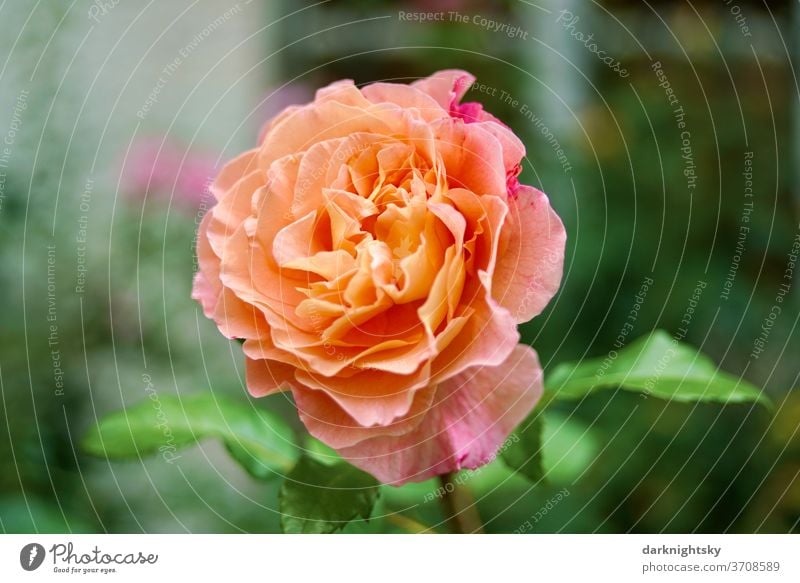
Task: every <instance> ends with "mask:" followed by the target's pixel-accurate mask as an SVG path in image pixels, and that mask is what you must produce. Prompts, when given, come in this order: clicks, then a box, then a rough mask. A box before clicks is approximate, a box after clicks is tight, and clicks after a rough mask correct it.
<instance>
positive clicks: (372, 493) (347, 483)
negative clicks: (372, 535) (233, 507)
mask: <svg viewBox="0 0 800 583" xmlns="http://www.w3.org/2000/svg"><path fill="white" fill-rule="evenodd" d="M379 491H380V490H379V484H378V481H377V480H376V479H375V478H373V477H372V476H370V475H369V474H367V473H365V472H362V471H361V470H359V469H357V468H354V467H353V466H351V465H350V464H348V463H346V462H339V463H336V464H333V465H328V464H325V463H322V462H320V461H317V460H315V459H313V458H311V457H308V456H303V457H301V458H300V461H298V462H297V465H296V466H295V467H294V469H293V470H292V471H291V472H290V473H289V475H288V476H287V477H286V480H285V481H284V483H283V485H282V486H281V490H280V493H279V500H280V510H281V526H282V527H283V531H284V532H288V533H314V534H327V533H331V532H336V531H338V530H341V529H342V528H344V527H345V526H346V525H347V523H348V522H350V521H352V520H355V519H357V518H363V519H367V518H369V516H370V514H371V513H372V508H373V507H374V506H375V502H376V501H377V499H378V492H379Z"/></svg>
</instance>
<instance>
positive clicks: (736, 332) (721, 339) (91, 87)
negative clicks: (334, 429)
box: [0, 0, 800, 532]
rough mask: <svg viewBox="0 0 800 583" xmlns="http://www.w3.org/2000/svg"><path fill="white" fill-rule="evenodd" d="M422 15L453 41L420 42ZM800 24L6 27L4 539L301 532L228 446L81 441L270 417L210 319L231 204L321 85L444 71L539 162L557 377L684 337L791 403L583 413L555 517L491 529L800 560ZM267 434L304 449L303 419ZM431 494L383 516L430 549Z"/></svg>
mask: <svg viewBox="0 0 800 583" xmlns="http://www.w3.org/2000/svg"><path fill="white" fill-rule="evenodd" d="M562 11H567V12H562ZM421 12H422V13H429V12H432V13H440V14H442V15H443V16H442V18H441V19H440V20H434V21H430V22H418V21H412V20H411V18H413V17H408V16H407V14H420V13H421ZM568 13H569V14H568ZM452 15H456V16H452ZM798 15H800V4H798V2H789V1H783V2H770V3H769V6H766V5H765V4H764V3H761V2H745V1H743V0H735V1H733V2H727V1H726V2H713V1H699V2H691V3H687V2H680V1H675V2H671V1H660V2H652V3H640V2H622V1H613V2H578V1H577V0H570V1H567V2H555V1H554V0H543V1H540V2H528V1H525V2H522V1H516V0H508V1H503V2H490V1H489V0H485V1H481V0H474V1H468V0H433V1H428V2H423V1H421V0H420V1H411V0H408V1H406V2H394V1H374V0H373V1H367V0H351V1H338V0H333V1H329V2H320V3H317V4H315V3H311V2H289V1H288V0H284V1H279V2H278V1H271V2H267V1H263V2H262V1H258V0H252V1H247V0H241V1H240V2H238V3H235V2H232V1H231V0H224V1H222V2H220V1H219V0H199V1H194V0H176V1H174V2H172V1H171V2H169V3H155V2H152V1H151V2H149V3H145V2H130V1H127V0H121V1H111V0H107V1H106V2H102V1H100V0H98V1H97V2H90V1H87V0H74V1H71V2H56V1H45V2H40V3H36V4H35V5H33V4H32V3H28V2H22V1H12V2H10V3H4V4H3V5H2V6H0V47H2V50H1V51H0V57H2V59H1V60H2V65H0V102H1V103H2V110H0V111H2V112H3V115H2V117H0V140H2V143H0V266H2V268H1V269H0V278H2V281H1V282H0V305H2V306H3V310H2V316H0V322H1V324H0V425H2V430H0V531H2V532H186V531H191V532H241V531H247V532H276V531H277V530H278V514H277V511H276V506H277V501H276V487H277V485H276V486H272V485H270V484H266V485H265V484H263V483H256V482H255V481H253V480H251V479H250V478H249V477H247V476H246V475H245V474H244V473H243V472H242V470H241V469H240V468H239V467H238V466H237V465H235V464H234V463H233V462H231V461H230V460H229V459H228V457H227V454H226V453H225V452H224V450H223V449H222V447H220V446H219V445H218V444H217V443H214V442H203V443H202V444H201V445H200V446H199V447H196V448H193V449H189V450H185V451H183V452H181V455H182V457H181V459H180V461H179V463H176V464H167V463H165V462H164V460H163V459H161V458H157V459H155V458H145V459H141V460H137V461H131V462H127V463H119V462H114V463H109V462H107V461H104V460H98V459H94V458H90V457H88V456H86V455H84V454H83V453H81V452H80V451H79V449H78V448H77V445H76V444H77V441H78V439H79V437H80V436H81V435H82V434H83V433H84V432H85V431H86V429H87V428H88V427H89V426H90V425H91V424H92V423H93V422H94V420H95V419H96V418H97V416H100V415H102V414H103V413H106V412H108V411H111V410H115V409H119V408H121V407H122V406H125V405H130V404H132V403H135V402H138V401H140V400H142V399H144V398H146V397H147V393H146V392H145V388H146V382H145V381H144V380H143V379H147V378H151V379H152V382H153V384H154V386H155V387H156V390H157V391H158V394H160V395H171V394H189V393H195V392H202V391H208V390H214V391H218V392H220V393H223V394H228V395H231V396H234V397H235V398H237V399H249V397H247V396H246V391H245V388H244V384H243V367H242V364H243V363H242V358H241V356H240V351H239V347H238V345H237V344H236V343H230V342H228V341H227V340H225V339H224V338H222V337H221V336H220V335H219V333H218V332H217V330H216V327H215V326H214V325H213V323H211V322H209V321H207V320H206V319H205V318H204V317H203V316H202V313H201V312H200V311H199V309H198V307H197V305H196V304H195V303H194V302H193V301H192V300H191V299H190V297H189V296H190V290H191V280H192V273H193V271H194V269H195V260H194V251H193V239H194V231H195V229H196V224H197V222H198V221H199V217H200V216H202V213H203V211H204V210H205V209H206V208H207V206H208V205H209V204H210V203H211V200H210V197H209V195H208V193H207V192H205V187H206V183H207V180H208V179H209V178H210V177H212V176H213V174H214V171H215V169H216V168H219V166H220V165H221V164H222V163H224V161H225V160H227V159H229V158H230V157H232V156H233V155H235V154H236V153H238V152H240V151H242V150H243V149H245V148H248V147H251V145H252V144H253V143H254V141H255V139H256V136H257V134H258V130H259V127H260V126H261V124H262V123H263V122H264V121H265V120H266V119H269V117H271V116H272V115H274V114H275V113H276V112H277V111H279V110H280V109H281V108H283V107H284V106H286V105H288V104H291V103H299V102H304V101H307V100H309V99H310V98H312V96H313V91H314V89H315V88H317V87H319V86H322V85H324V84H327V83H329V82H331V81H334V80H337V79H340V78H351V79H354V80H355V81H356V83H359V84H363V83H368V82H371V81H376V80H397V81H403V82H407V81H410V80H413V79H416V78H419V77H422V76H426V75H429V74H430V73H432V72H434V71H436V70H437V69H442V68H461V69H466V70H468V71H470V72H472V73H473V74H475V75H476V76H477V78H478V81H479V82H480V83H483V84H485V86H484V87H482V88H475V89H474V90H473V91H471V92H470V93H469V94H468V95H467V97H466V100H474V101H481V102H482V103H483V104H484V107H485V108H486V109H487V110H488V111H490V112H492V113H493V114H495V115H496V116H498V117H499V118H500V119H502V120H503V121H505V122H506V123H507V124H508V125H509V126H511V127H512V128H513V129H514V130H515V131H516V132H517V133H518V134H519V135H520V136H521V137H522V139H523V141H524V142H525V144H526V146H527V148H528V157H527V160H526V161H525V164H524V165H525V168H524V173H523V177H522V178H523V182H527V183H530V184H534V185H536V186H537V187H539V188H541V189H542V190H544V191H545V192H547V193H548V194H549V196H550V198H551V201H552V204H553V205H554V207H555V208H556V209H557V211H558V212H559V214H560V215H561V216H562V218H563V220H564V222H565V224H566V226H567V232H568V234H569V242H568V253H567V261H566V265H565V276H564V283H563V286H562V289H561V291H560V293H559V295H558V296H557V298H556V299H555V300H554V301H553V302H552V303H551V305H550V306H549V308H548V309H547V311H546V312H545V313H544V314H543V315H541V316H540V317H539V318H537V319H536V320H535V321H533V322H531V323H529V324H528V325H526V326H525V327H524V330H523V336H524V339H525V340H526V341H528V342H530V343H532V344H533V345H534V346H535V347H536V349H537V350H538V351H539V353H540V356H541V359H542V363H543V364H544V366H545V370H546V371H547V370H552V367H553V366H554V365H555V364H557V363H559V362H562V361H566V360H577V359H580V358H586V357H593V356H601V355H603V354H604V353H606V352H607V351H608V350H609V349H610V348H611V347H612V345H613V344H614V342H615V339H616V338H617V336H618V335H619V334H620V330H621V329H622V327H623V326H624V324H625V323H626V321H629V320H628V318H629V315H630V314H631V310H633V309H634V306H640V307H639V309H638V311H636V317H635V319H634V322H633V323H634V331H633V332H632V333H631V334H630V335H629V337H628V339H629V340H630V339H632V338H635V337H636V336H639V335H641V334H644V333H646V332H647V331H649V330H651V329H653V328H663V329H666V330H667V331H669V332H670V333H673V334H680V335H681V336H685V340H686V341H687V342H689V343H691V344H693V345H695V346H697V347H700V348H701V349H702V350H703V351H704V352H706V353H707V354H709V355H711V356H712V358H713V359H714V360H715V361H717V362H719V363H720V365H721V367H722V368H723V369H725V370H727V371H730V372H732V373H734V374H736V375H742V376H743V377H744V378H746V379H748V380H750V381H751V382H753V383H754V384H756V385H758V386H762V387H765V390H766V391H767V392H768V393H769V395H770V396H771V398H772V399H773V400H774V401H775V403H776V407H775V411H774V413H773V414H769V413H767V412H766V411H764V410H761V409H758V408H756V407H753V408H751V407H750V406H743V405H740V406H730V407H725V408H722V407H719V406H715V405H696V406H694V405H679V404H666V403H664V402H659V401H657V400H655V399H647V400H643V399H641V398H640V397H638V396H635V395H633V396H632V395H625V394H621V393H616V392H611V393H608V394H604V395H598V396H594V397H591V398H589V399H586V400H585V401H583V402H581V403H579V404H576V405H574V406H569V405H565V404H559V405H558V409H557V410H555V411H553V412H552V413H551V414H550V417H549V418H548V419H547V434H546V435H547V440H546V441H547V444H546V447H545V452H546V454H547V455H548V457H547V459H546V464H547V466H548V467H549V468H550V479H549V483H548V484H547V485H546V486H542V487H539V488H536V489H531V488H530V486H529V484H527V483H526V482H525V481H524V480H522V479H521V478H518V477H516V476H510V475H509V473H508V471H507V470H505V469H503V468H502V467H500V466H499V465H497V464H493V465H491V466H489V467H487V468H486V469H485V470H483V471H481V472H479V473H478V474H476V475H475V476H474V477H470V478H469V483H470V485H471V486H473V489H474V491H475V494H476V496H477V497H478V499H479V508H480V512H481V514H482V516H483V517H484V519H485V520H486V522H487V529H488V530H489V531H490V532H513V531H518V530H521V529H522V530H526V531H531V532H595V531H598V532H629V531H632V532H692V531H698V532H788V531H797V530H798V520H800V481H798V474H800V436H798V427H799V425H800V396H799V395H798V393H797V392H796V391H793V389H794V387H795V386H797V385H798V378H797V377H798V373H800V365H798V358H797V354H798V349H799V348H800V341H798V335H797V334H796V326H797V323H798V315H799V314H800V311H798V307H800V294H798V290H797V289H795V287H796V285H797V283H796V282H795V283H794V284H792V282H791V279H792V278H791V277H788V278H787V277H785V276H786V275H789V276H791V275H793V273H788V274H787V271H786V270H787V268H789V267H790V265H791V257H790V253H791V251H792V245H793V242H794V241H795V238H796V237H797V236H798V234H800V231H799V230H798V229H799V228H798V222H799V221H800V212H798V211H800V208H798V202H800V190H799V189H800V187H799V186H798V185H799V184H800V158H799V157H798V144H799V143H800V125H799V124H800V122H798V120H799V119H800V115H798V114H800V105H799V99H800V89H799V88H798V71H797V69H796V68H795V67H796V64H797V62H798V58H800V46H798V45H799V44H800V41H798V38H800V34H798V32H799V29H800V16H798ZM491 23H498V24H497V26H493V25H492V24H491ZM502 24H506V25H508V26H507V27H505V28H502V29H501V28H500V25H502ZM513 27H516V28H513ZM512 30H514V31H515V32H514V33H513V34H510V32H511V31H512ZM589 35H591V37H589ZM601 52H602V54H601ZM601 58H607V61H609V62H611V61H613V62H614V63H619V64H620V65H619V66H618V67H616V70H615V68H614V67H613V66H612V65H609V64H607V62H604V61H603V60H601ZM654 63H660V68H658V67H656V68H654ZM656 69H658V70H659V71H661V72H662V73H663V75H664V76H659V75H658V74H657V71H656ZM623 71H624V73H625V75H622V74H621V73H622V72H623ZM665 80H666V81H668V83H669V87H670V90H671V91H672V92H673V93H672V95H673V102H672V103H670V102H669V94H668V93H667V92H666V83H665ZM675 100H677V101H675ZM677 107H682V116H681V117H680V118H676V113H675V109H676V108H677ZM679 121H680V122H682V123H684V124H685V127H679ZM682 132H686V133H684V134H683V135H682ZM751 203H752V205H751ZM742 227H747V228H748V229H749V230H744V229H742ZM647 278H650V279H652V281H653V284H652V285H650V286H649V287H648V289H647V290H646V291H645V292H643V282H645V281H647ZM698 282H700V283H701V284H702V285H703V286H704V287H702V293H701V294H700V295H699V298H698V299H696V300H695V301H694V302H692V296H693V294H694V290H695V289H696V288H697V286H698ZM783 283H789V284H792V286H791V289H789V290H788V293H787V295H786V297H785V299H784V301H783V302H782V303H780V304H779V302H778V300H777V299H776V298H777V297H778V295H779V292H780V286H781V284H783ZM637 295H638V299H637ZM643 296H644V297H643ZM776 305H780V308H781V311H780V313H779V314H775V317H774V318H773V319H770V314H771V313H774V311H775V310H774V306H776ZM690 307H692V308H694V310H693V312H692V313H691V318H690V319H691V322H690V323H689V324H688V326H687V325H686V321H685V318H686V314H687V310H689V308H690ZM682 321H683V323H682ZM764 335H766V336H764ZM759 338H762V339H764V338H766V339H765V341H764V349H763V352H761V353H760V354H755V355H754V347H755V346H756V342H757V340H758V339H759ZM145 375H149V377H146V376H145ZM257 406H263V407H271V408H274V409H276V410H279V411H283V412H284V413H285V415H286V417H287V418H288V419H292V421H293V423H295V424H296V418H295V414H294V413H293V411H292V408H291V405H290V404H289V403H288V402H286V400H285V399H284V398H283V397H281V396H276V397H271V398H268V399H264V400H262V401H259V402H258V403H257ZM299 430H300V428H299V427H298V431H299ZM435 487H436V486H435V484H431V483H427V484H421V485H417V486H413V487H410V488H404V489H402V490H396V491H393V492H390V493H388V494H386V495H384V496H383V497H382V501H381V505H382V506H381V508H380V509H379V512H381V513H385V512H392V511H396V510H399V509H404V508H410V510H408V512H407V513H408V515H409V516H411V517H413V518H414V519H415V520H418V521H419V522H422V523H424V524H435V523H437V522H438V521H440V520H441V515H440V511H439V509H438V507H437V506H436V504H433V503H428V502H426V494H429V493H430V492H431V490H432V489H434V488H435ZM559 494H560V496H559ZM553 500H556V502H555V503H553V502H552V501H553ZM548 507H549V508H548ZM543 508H547V511H546V512H544V514H542V509H543ZM534 516H536V519H535V520H534V519H533V517H534ZM526 521H527V522H528V523H529V524H530V528H527V527H523V525H524V524H525V523H526ZM400 528H401V525H400V526H398V525H395V524H393V523H392V524H387V523H386V522H385V521H382V520H373V521H372V522H371V523H369V524H367V525H359V526H354V527H352V529H353V530H358V531H365V530H366V531H373V532H378V531H385V530H391V531H395V530H397V529H400Z"/></svg>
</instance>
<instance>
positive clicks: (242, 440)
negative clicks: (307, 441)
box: [81, 393, 299, 479]
mask: <svg viewBox="0 0 800 583" xmlns="http://www.w3.org/2000/svg"><path fill="white" fill-rule="evenodd" d="M204 438H217V439H221V440H222V442H223V443H224V444H225V447H226V448H227V449H228V451H229V452H230V453H231V455H232V456H233V458H234V459H236V461H237V462H239V463H240V464H241V465H242V466H243V467H244V469H245V470H247V472H249V473H250V474H251V475H252V476H254V477H256V478H259V479H267V478H270V477H273V476H275V475H276V474H281V473H285V472H287V471H289V468H291V466H292V463H293V462H294V460H295V459H296V458H297V456H298V451H299V450H298V448H297V447H296V446H295V444H294V442H293V439H294V437H293V433H292V430H291V429H290V428H289V427H288V426H287V425H286V423H284V422H283V421H282V420H281V419H279V418H278V417H276V416H275V415H273V414H271V413H269V412H268V411H264V410H262V409H257V408H255V407H254V406H253V405H252V404H248V403H237V402H234V401H230V400H228V399H225V398H222V397H218V396H216V395H214V394H212V393H202V394H197V395H190V396H188V397H173V396H164V397H158V398H155V399H154V398H150V399H147V400H145V401H143V402H141V403H138V404H136V405H134V406H133V407H130V408H128V409H123V410H122V411H117V412H114V413H111V414H109V415H107V416H105V417H103V418H102V419H101V420H100V421H99V422H98V423H97V425H96V426H95V427H93V428H92V429H91V430H90V431H89V432H88V433H87V434H86V435H85V436H84V438H83V440H82V442H81V446H82V447H83V449H84V450H85V451H86V452H88V453H90V454H93V455H97V456H103V457H108V458H112V459H117V458H123V459H124V458H137V457H139V456H142V455H150V454H156V453H160V454H161V455H162V456H164V458H165V460H167V461H169V460H174V459H176V457H177V456H176V454H175V451H177V450H178V449H180V448H182V447H185V446H187V445H192V444H194V443H196V442H197V441H199V440H201V439H204Z"/></svg>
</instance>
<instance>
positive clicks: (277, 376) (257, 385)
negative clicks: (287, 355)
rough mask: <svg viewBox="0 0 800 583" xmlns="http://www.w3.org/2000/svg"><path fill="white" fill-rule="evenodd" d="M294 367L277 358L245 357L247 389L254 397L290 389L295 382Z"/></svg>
mask: <svg viewBox="0 0 800 583" xmlns="http://www.w3.org/2000/svg"><path fill="white" fill-rule="evenodd" d="M294 370H295V369H294V367H293V366H290V365H288V364H284V363H282V362H277V361H275V360H253V359H250V358H246V359H245V377H246V382H247V390H248V391H250V394H251V395H253V396H254V397H265V396H267V395H271V394H273V393H278V392H281V391H286V390H290V389H292V388H293V385H294V384H296V383H294Z"/></svg>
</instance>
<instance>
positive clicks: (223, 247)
mask: <svg viewBox="0 0 800 583" xmlns="http://www.w3.org/2000/svg"><path fill="white" fill-rule="evenodd" d="M473 81H474V78H473V77H472V76H471V75H469V74H468V73H465V72H462V71H442V72H439V73H437V74H435V75H433V76H431V77H429V78H427V79H423V80H420V81H417V82H416V83H413V84H411V85H403V84H391V83H375V84H372V85H368V86H366V87H363V88H361V89H359V88H357V87H355V86H354V85H353V83H352V81H341V82H337V83H334V84H333V85H330V86H329V87H326V88H324V89H321V90H320V91H318V92H317V95H316V98H315V99H314V101H313V102H312V103H310V104H308V105H304V106H292V107H289V108H287V109H286V110H284V111H283V112H282V113H281V114H279V115H278V116H277V117H276V118H275V119H274V120H272V121H271V122H270V123H269V124H268V125H267V127H266V128H265V129H264V130H263V132H262V136H261V143H260V145H259V147H258V148H255V149H253V150H250V151H248V152H246V153H244V154H242V155H241V156H239V157H238V158H236V159H235V160H233V161H231V162H230V163H229V164H227V165H226V166H225V167H224V168H223V169H222V171H221V172H220V174H219V176H218V177H217V179H216V182H215V183H214V185H213V186H212V192H213V194H214V196H215V197H216V199H217V204H216V206H214V207H213V208H212V209H211V210H210V211H209V212H208V213H207V214H206V216H205V218H204V219H203V222H202V224H201V225H200V232H199V242H198V256H199V261H200V267H201V270H200V272H199V273H198V274H197V277H196V280H195V284H194V291H193V297H194V298H196V299H198V300H199V301H200V302H201V304H202V306H203V310H204V311H205V314H206V315H207V316H208V317H210V318H213V319H214V321H215V322H216V323H217V325H218V326H219V329H220V330H221V331H222V333H223V334H225V335H226V336H228V337H231V338H242V339H244V346H243V348H244V353H245V356H246V365H247V385H248V388H249V390H250V392H251V393H252V394H253V395H255V396H263V395H268V394H271V393H275V392H277V391H291V392H292V394H293V396H294V400H295V403H296V405H297V408H298V411H299V414H300V418H301V420H302V421H303V423H304V424H305V425H306V427H307V428H308V430H309V431H310V432H311V434H312V435H314V436H315V437H317V438H319V439H320V440H322V441H323V442H325V443H327V444H328V445H330V446H331V447H333V448H334V449H336V450H337V451H338V452H339V453H340V454H341V455H342V456H343V457H344V458H346V459H347V460H349V461H350V462H351V463H353V464H354V465H356V466H358V467H360V468H363V469H365V470H366V471H368V472H370V473H372V474H373V475H375V476H376V477H377V478H378V479H380V480H382V481H383V482H386V483H392V484H401V483H403V482H406V481H409V480H414V481H417V480H422V479H426V478H429V477H431V476H433V475H436V474H441V473H445V472H449V471H455V470H457V469H459V468H463V467H467V468H474V467H477V466H479V465H481V464H484V463H486V462H488V461H489V460H491V459H492V458H493V457H494V455H495V453H496V451H497V448H498V447H499V446H500V444H501V443H502V442H503V441H504V440H505V439H506V437H507V436H508V435H509V433H510V432H511V431H513V429H514V428H515V427H516V425H517V424H518V423H519V422H520V421H521V420H522V419H523V418H524V417H525V416H526V415H527V414H528V413H529V412H530V410H531V409H532V408H533V406H534V405H535V404H536V402H537V400H538V399H539V397H540V395H541V392H542V371H541V368H540V366H539V362H538V358H537V356H536V353H535V352H534V351H533V350H532V349H531V348H530V347H529V346H524V345H519V344H518V342H519V334H518V332H517V324H518V323H520V322H525V321H527V320H529V319H530V318H532V317H533V316H535V315H536V314H538V313H539V312H540V311H541V310H542V309H543V308H544V306H545V305H546V304H547V302H548V301H549V300H550V298H551V297H552V296H553V294H554V293H555V292H556V290H557V288H558V285H559V282H560V279H561V273H562V266H563V258H564V243H565V232H564V228H563V226H562V224H561V221H560V220H559V218H558V216H557V215H556V214H555V213H554V212H553V210H552V209H551V207H550V205H549V202H548V200H547V197H546V196H545V195H544V194H543V193H541V192H539V191H538V190H536V189H534V188H531V187H528V186H521V185H519V183H518V182H517V180H516V176H517V174H518V173H519V169H520V166H519V164H520V161H521V159H522V157H523V156H524V154H525V149H524V147H523V145H522V143H521V142H520V141H519V139H518V138H517V137H516V136H515V135H514V134H513V132H512V131H511V130H510V129H509V128H508V127H506V126H505V125H504V124H502V123H501V122H499V121H498V120H496V119H495V118H494V117H492V116H491V115H489V114H488V113H486V112H484V111H483V110H482V108H481V107H480V106H479V105H478V104H470V103H467V104H460V103H459V102H460V99H461V97H462V96H463V94H464V93H465V92H466V90H467V89H468V88H469V86H470V85H471V83H472V82H473Z"/></svg>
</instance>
